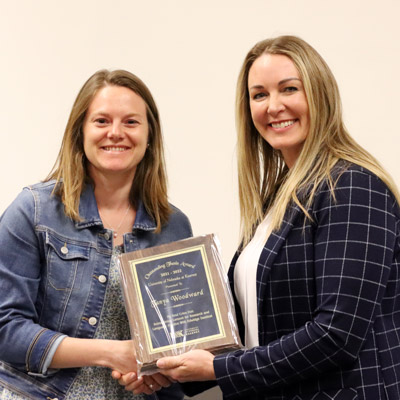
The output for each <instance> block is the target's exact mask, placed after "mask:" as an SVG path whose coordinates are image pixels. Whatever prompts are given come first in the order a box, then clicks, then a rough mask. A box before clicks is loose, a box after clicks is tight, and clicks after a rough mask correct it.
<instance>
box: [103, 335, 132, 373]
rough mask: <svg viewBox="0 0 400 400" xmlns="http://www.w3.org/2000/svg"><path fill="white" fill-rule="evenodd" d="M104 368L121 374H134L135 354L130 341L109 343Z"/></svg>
mask: <svg viewBox="0 0 400 400" xmlns="http://www.w3.org/2000/svg"><path fill="white" fill-rule="evenodd" d="M106 358H107V362H106V366H107V367H108V368H110V369H112V370H113V371H118V372H120V373H121V374H128V373H136V371H137V363H136V353H135V348H134V345H133V341H132V340H113V341H110V345H109V347H108V352H107V354H106Z"/></svg>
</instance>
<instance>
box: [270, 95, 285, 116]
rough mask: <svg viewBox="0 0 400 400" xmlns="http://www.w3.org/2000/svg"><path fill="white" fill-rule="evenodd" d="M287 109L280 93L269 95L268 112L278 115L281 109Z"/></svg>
mask: <svg viewBox="0 0 400 400" xmlns="http://www.w3.org/2000/svg"><path fill="white" fill-rule="evenodd" d="M284 109H285V105H284V104H283V102H282V99H281V97H280V96H279V94H270V96H269V102H268V109H267V111H268V113H269V114H270V115H271V116H273V117H274V116H276V115H278V114H279V113H280V112H281V111H283V110H284Z"/></svg>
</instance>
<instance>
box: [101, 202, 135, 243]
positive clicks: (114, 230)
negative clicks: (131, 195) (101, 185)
mask: <svg viewBox="0 0 400 400" xmlns="http://www.w3.org/2000/svg"><path fill="white" fill-rule="evenodd" d="M130 208H131V205H130V204H129V206H128V208H127V209H126V211H125V214H124V216H123V217H122V219H121V221H120V222H119V225H118V226H117V229H114V228H113V227H112V226H111V224H109V223H108V221H106V219H105V218H104V216H103V215H101V212H100V210H99V214H100V217H101V219H102V220H103V221H104V222H105V223H106V224H107V225H108V226H109V227H110V228H111V230H112V231H113V237H114V239H116V238H117V236H118V230H119V228H120V227H121V225H122V222H123V221H124V219H125V217H126V214H128V211H129V209H130Z"/></svg>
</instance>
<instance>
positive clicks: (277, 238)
mask: <svg viewBox="0 0 400 400" xmlns="http://www.w3.org/2000/svg"><path fill="white" fill-rule="evenodd" d="M300 214H302V212H301V210H300V208H299V207H298V206H297V205H295V206H291V207H290V209H289V211H288V212H287V213H286V215H285V218H284V220H283V222H282V226H281V227H280V229H279V231H277V232H273V233H271V235H270V236H269V237H268V239H267V242H266V243H265V245H264V248H263V250H262V252H261V255H260V259H259V261H258V268H257V308H258V310H261V302H262V301H263V299H264V298H265V290H266V288H267V286H268V276H269V273H270V272H271V267H272V265H273V263H274V261H275V258H276V256H277V254H278V253H279V250H280V249H281V247H282V245H283V243H284V242H285V240H286V237H287V236H288V234H289V232H290V230H291V229H292V228H293V225H294V222H295V219H296V218H297V217H299V215H300Z"/></svg>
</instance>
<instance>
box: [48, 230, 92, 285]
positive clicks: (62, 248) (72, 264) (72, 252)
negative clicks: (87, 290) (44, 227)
mask: <svg viewBox="0 0 400 400" xmlns="http://www.w3.org/2000/svg"><path fill="white" fill-rule="evenodd" d="M46 244H47V278H48V284H49V285H50V286H51V287H52V288H53V289H56V290H70V289H72V288H73V287H75V288H77V286H78V287H79V282H80V278H79V277H81V275H82V269H83V265H80V264H82V263H84V262H85V261H87V260H88V259H89V254H90V243H86V242H79V241H77V240H73V239H68V238H63V237H62V236H60V235H56V234H54V233H52V232H47V233H46Z"/></svg>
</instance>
